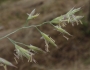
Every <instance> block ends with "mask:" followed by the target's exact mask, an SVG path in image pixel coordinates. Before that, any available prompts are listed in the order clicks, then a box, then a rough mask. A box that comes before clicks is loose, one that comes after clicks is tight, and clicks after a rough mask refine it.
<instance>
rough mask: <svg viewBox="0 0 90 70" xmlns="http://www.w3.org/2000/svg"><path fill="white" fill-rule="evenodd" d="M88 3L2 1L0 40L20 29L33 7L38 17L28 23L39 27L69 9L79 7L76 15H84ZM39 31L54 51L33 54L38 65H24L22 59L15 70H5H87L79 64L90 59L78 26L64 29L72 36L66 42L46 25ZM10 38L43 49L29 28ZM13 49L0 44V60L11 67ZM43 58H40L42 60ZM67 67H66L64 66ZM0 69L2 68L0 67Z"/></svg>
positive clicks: (89, 49) (89, 47)
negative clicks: (3, 59) (48, 38)
mask: <svg viewBox="0 0 90 70" xmlns="http://www.w3.org/2000/svg"><path fill="white" fill-rule="evenodd" d="M87 4H88V0H84V1H82V0H68V1H67V0H18V1H13V0H12V1H4V2H2V3H1V4H0V37H2V36H4V35H6V34H8V33H10V32H12V31H14V30H15V29H17V28H19V27H21V26H22V25H23V24H24V22H25V19H26V18H27V15H26V13H29V12H31V11H32V10H33V9H34V8H36V12H38V13H40V16H39V17H38V18H36V19H34V20H32V21H30V23H29V24H30V25H33V24H39V23H42V22H44V21H47V20H51V19H53V18H55V17H57V16H59V15H61V14H64V13H66V12H67V11H69V10H70V9H71V8H72V7H74V6H75V7H82V11H81V12H79V13H78V14H81V15H85V16H86V13H87V11H88V9H87ZM40 29H41V30H42V31H43V32H45V33H47V34H49V35H50V36H51V37H52V38H53V39H55V40H56V43H57V45H58V46H59V48H58V49H53V48H50V49H51V52H49V53H47V54H37V55H36V56H35V59H36V61H37V63H38V64H35V63H28V62H27V60H26V59H24V60H23V61H21V60H19V63H18V64H17V66H18V69H13V68H11V67H10V68H9V70H29V69H31V70H60V69H61V70H80V69H81V70H89V69H90V67H89V66H84V65H83V64H82V63H88V62H89V61H90V60H89V58H90V40H89V38H90V36H88V37H87V36H85V34H84V33H83V31H82V25H79V26H77V25H75V26H74V27H71V25H68V26H67V28H66V29H67V31H68V32H69V33H70V34H72V35H73V37H70V39H69V40H68V41H67V40H66V39H65V38H63V37H62V35H61V34H60V33H58V32H56V31H54V30H52V27H51V26H50V25H44V26H42V27H40ZM10 38H12V39H14V40H16V41H20V42H23V43H26V44H30V43H31V44H34V45H36V46H39V47H41V48H42V49H44V41H43V40H40V34H39V33H38V32H37V31H36V30H35V29H33V28H30V29H26V30H21V31H19V32H17V33H15V34H13V35H11V36H10ZM13 53H14V46H13V45H12V44H11V43H10V42H9V41H8V40H7V39H3V40H1V41H0V57H3V58H6V59H7V60H9V61H11V62H12V63H14V64H15V61H14V59H13V57H14V55H13ZM42 57H43V58H42ZM68 66H69V67H68ZM0 70H2V68H1V67H0Z"/></svg>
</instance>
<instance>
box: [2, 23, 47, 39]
mask: <svg viewBox="0 0 90 70" xmlns="http://www.w3.org/2000/svg"><path fill="white" fill-rule="evenodd" d="M46 23H48V22H44V23H42V24H39V25H31V26H26V27H25V26H23V27H21V28H19V29H16V30H15V31H13V32H11V33H9V34H7V35H5V36H3V37H1V38H0V40H2V39H4V38H6V37H8V36H10V35H12V34H14V33H15V32H17V31H19V30H21V29H25V28H31V27H39V26H42V25H44V24H46Z"/></svg>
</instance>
